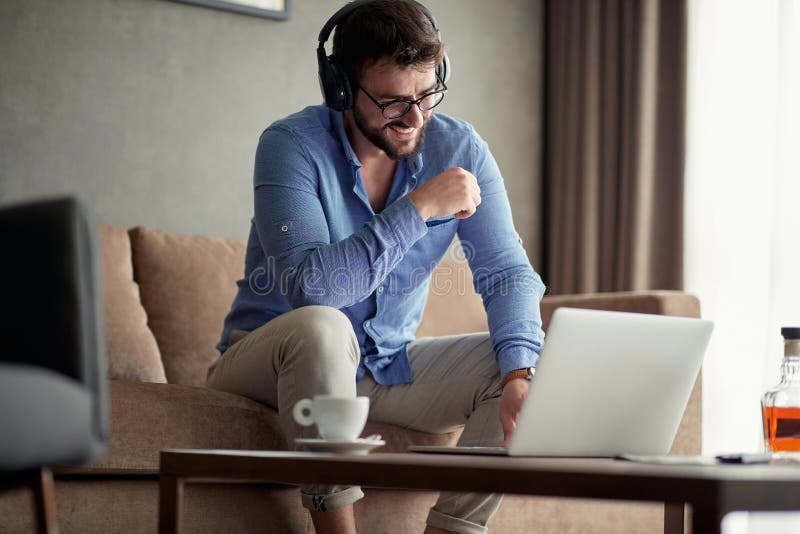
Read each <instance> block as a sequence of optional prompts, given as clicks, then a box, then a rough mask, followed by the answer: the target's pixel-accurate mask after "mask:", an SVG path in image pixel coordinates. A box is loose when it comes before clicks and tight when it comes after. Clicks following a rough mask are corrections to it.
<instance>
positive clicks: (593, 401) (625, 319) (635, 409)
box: [409, 308, 713, 457]
mask: <svg viewBox="0 0 800 534" xmlns="http://www.w3.org/2000/svg"><path fill="white" fill-rule="evenodd" d="M712 329H713V324H712V323H711V322H709V321H704V320H701V319H687V318H682V317H666V316H663V315H645V314H637V313H620V312H608V311H596V310H582V309H572V308H559V309H557V310H556V311H555V313H554V314H553V318H552V320H551V321H550V327H549V329H548V331H547V340H546V342H545V344H544V348H543V349H542V354H541V358H540V360H539V363H538V365H537V367H536V374H535V376H534V377H533V382H532V383H531V387H530V390H529V391H528V396H527V398H526V399H525V403H524V405H523V407H522V411H521V413H520V416H519V420H518V422H517V428H516V431H515V432H514V435H513V436H512V438H511V443H510V445H509V447H508V449H505V448H502V447H436V446H418V447H411V448H409V450H410V451H415V452H453V453H465V454H481V453H488V454H507V455H509V456H569V457H612V456H621V455H642V454H666V453H667V452H668V451H669V449H670V447H671V446H672V441H673V440H674V439H675V434H676V433H677V432H678V426H679V425H680V422H681V418H682V416H683V412H684V410H685V409H686V404H687V403H688V401H689V395H690V394H691V392H692V387H693V386H694V382H695V379H696V378H697V375H698V372H699V371H700V365H701V364H702V361H703V354H704V353H705V350H706V346H707V345H708V341H709V338H710V337H711V331H712Z"/></svg>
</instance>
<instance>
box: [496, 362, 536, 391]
mask: <svg viewBox="0 0 800 534" xmlns="http://www.w3.org/2000/svg"><path fill="white" fill-rule="evenodd" d="M535 374H536V367H523V368H522V369H514V370H513V371H511V372H509V373H508V374H507V375H506V376H504V377H503V382H502V386H503V387H506V384H508V383H509V382H511V381H512V380H514V379H515V378H524V379H525V380H527V381H529V382H530V381H531V380H533V375H535Z"/></svg>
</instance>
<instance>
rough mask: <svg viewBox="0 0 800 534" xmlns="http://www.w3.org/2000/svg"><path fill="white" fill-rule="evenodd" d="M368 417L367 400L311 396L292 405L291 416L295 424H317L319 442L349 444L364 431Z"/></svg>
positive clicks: (366, 398)
mask: <svg viewBox="0 0 800 534" xmlns="http://www.w3.org/2000/svg"><path fill="white" fill-rule="evenodd" d="M368 414H369V397H334V396H332V395H314V398H313V400H312V399H303V400H301V401H298V402H297V404H295V405H294V410H292V415H293V416H294V420H295V421H297V423H298V424H301V425H303V426H309V425H312V424H316V425H317V431H318V432H319V435H320V437H321V438H322V439H328V440H342V441H350V440H354V439H356V438H357V437H358V436H359V435H361V431H362V430H364V425H365V424H366V422H367V415H368Z"/></svg>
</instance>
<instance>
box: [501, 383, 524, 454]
mask: <svg viewBox="0 0 800 534" xmlns="http://www.w3.org/2000/svg"><path fill="white" fill-rule="evenodd" d="M530 386H531V382H530V380H526V379H525V378H514V379H513V380H511V381H510V382H509V383H508V384H506V385H505V387H504V388H503V395H502V397H500V424H501V425H503V447H508V444H509V443H510V442H511V436H512V435H513V434H514V430H516V428H517V420H518V419H519V411H520V410H521V409H522V402H523V401H524V400H525V397H526V396H527V395H528V388H529V387H530Z"/></svg>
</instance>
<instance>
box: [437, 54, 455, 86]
mask: <svg viewBox="0 0 800 534" xmlns="http://www.w3.org/2000/svg"><path fill="white" fill-rule="evenodd" d="M451 72H452V69H451V68H450V58H449V57H447V52H445V54H444V57H443V58H442V62H441V63H439V65H438V66H437V67H436V74H437V76H439V79H440V80H442V81H444V83H447V82H448V81H449V80H450V73H451Z"/></svg>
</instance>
